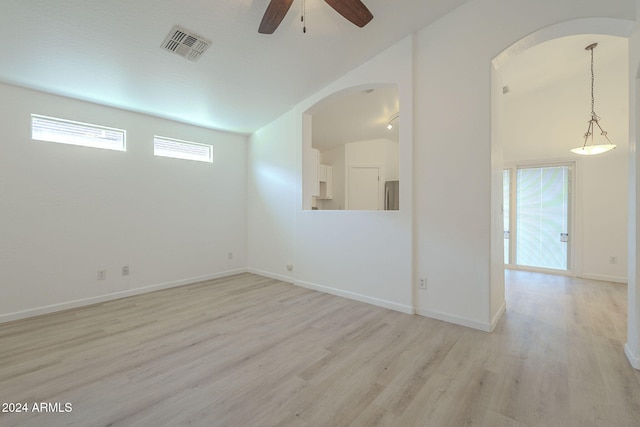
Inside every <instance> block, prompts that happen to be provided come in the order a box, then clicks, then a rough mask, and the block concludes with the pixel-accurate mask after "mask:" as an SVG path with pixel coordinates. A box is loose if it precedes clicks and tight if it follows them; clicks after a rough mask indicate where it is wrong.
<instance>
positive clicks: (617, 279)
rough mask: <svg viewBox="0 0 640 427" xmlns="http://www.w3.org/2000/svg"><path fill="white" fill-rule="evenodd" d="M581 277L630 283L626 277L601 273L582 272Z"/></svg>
mask: <svg viewBox="0 0 640 427" xmlns="http://www.w3.org/2000/svg"><path fill="white" fill-rule="evenodd" d="M580 278H582V279H589V280H598V281H600V282H614V283H624V284H627V283H628V280H627V278H626V277H618V276H603V275H600V274H581V275H580Z"/></svg>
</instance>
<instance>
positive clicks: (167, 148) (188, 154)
mask: <svg viewBox="0 0 640 427" xmlns="http://www.w3.org/2000/svg"><path fill="white" fill-rule="evenodd" d="M153 154H154V155H155V156H162V157H173V158H174V159H185V160H196V161H198V162H208V163H213V147H212V146H211V145H207V144H200V143H198V142H191V141H181V140H179V139H172V138H165V137H163V136H157V135H156V136H154V137H153Z"/></svg>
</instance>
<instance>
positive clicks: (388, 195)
mask: <svg viewBox="0 0 640 427" xmlns="http://www.w3.org/2000/svg"><path fill="white" fill-rule="evenodd" d="M399 193H400V181H387V182H385V183H384V210H385V211H397V210H398V209H399V207H400V203H399Z"/></svg>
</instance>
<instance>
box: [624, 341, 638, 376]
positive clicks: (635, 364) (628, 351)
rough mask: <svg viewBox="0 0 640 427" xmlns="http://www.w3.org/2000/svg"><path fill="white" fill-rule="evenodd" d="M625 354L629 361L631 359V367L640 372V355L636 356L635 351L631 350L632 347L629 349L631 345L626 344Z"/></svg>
mask: <svg viewBox="0 0 640 427" xmlns="http://www.w3.org/2000/svg"><path fill="white" fill-rule="evenodd" d="M624 354H626V355H627V359H629V363H631V366H633V367H634V368H635V369H639V370H640V354H634V353H633V350H631V347H629V343H626V344H625V345H624Z"/></svg>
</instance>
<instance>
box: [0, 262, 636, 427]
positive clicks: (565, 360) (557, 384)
mask: <svg viewBox="0 0 640 427" xmlns="http://www.w3.org/2000/svg"><path fill="white" fill-rule="evenodd" d="M507 305H508V308H507V313H506V314H505V316H504V318H503V319H502V320H501V321H500V323H499V325H498V327H497V329H496V331H495V332H494V333H491V334H487V333H484V332H479V331H475V330H472V329H468V328H464V327H461V326H456V325H451V324H447V323H444V322H440V321H436V320H431V319H427V318H423V317H420V316H410V315H405V314H401V313H397V312H393V311H389V310H385V309H382V308H379V307H374V306H370V305H367V304H363V303H359V302H355V301H351V300H347V299H343V298H339V297H335V296H331V295H326V294H322V293H318V292H314V291H310V290H307V289H303V288H298V287H295V286H293V285H290V284H286V283H282V282H279V281H276V280H272V279H267V278H263V277H259V276H255V275H251V274H242V275H238V276H233V277H230V278H225V279H219V280H213V281H209V282H204V283H199V284H195V285H190V286H184V287H180V288H174V289H168V290H163V291H158V292H154V293H151V294H146V295H140V296H135V297H131V298H126V299H122V300H118V301H111V302H107V303H103V304H98V305H94V306H90V307H84V308H79V309H74V310H69V311H65V312H60V313H55V314H50V315H45V316H40V317H35V318H30V319H25V320H20V321H16V322H11V323H5V324H1V325H0V403H3V404H4V403H10V402H13V403H27V405H28V409H29V412H28V413H0V426H21V427H22V426H182V425H194V426H234V427H235V426H243V427H244V426H299V427H307V426H313V427H316V426H332V427H333V426H366V427H371V426H416V427H424V426H485V427H500V426H509V427H515V426H545V427H548V426H563V427H567V426H580V427H584V426H607V427H609V426H616V427H617V426H639V425H640V374H639V372H638V371H635V370H633V369H632V368H631V367H630V365H629V363H628V362H627V360H626V358H625V356H624V353H623V344H624V342H625V339H626V286H625V285H620V284H611V283H603V282H595V281H587V280H577V279H571V278H567V277H556V276H548V275H541V274H534V273H526V272H507ZM40 402H45V403H51V404H52V405H53V404H55V403H58V404H59V405H60V406H59V407H55V406H54V407H52V408H50V409H54V410H56V412H55V413H51V412H47V413H37V412H33V411H32V410H33V408H32V406H33V404H34V403H40ZM66 403H70V404H71V412H63V411H60V409H63V410H64V404H66ZM0 409H8V408H6V407H5V408H0Z"/></svg>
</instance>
